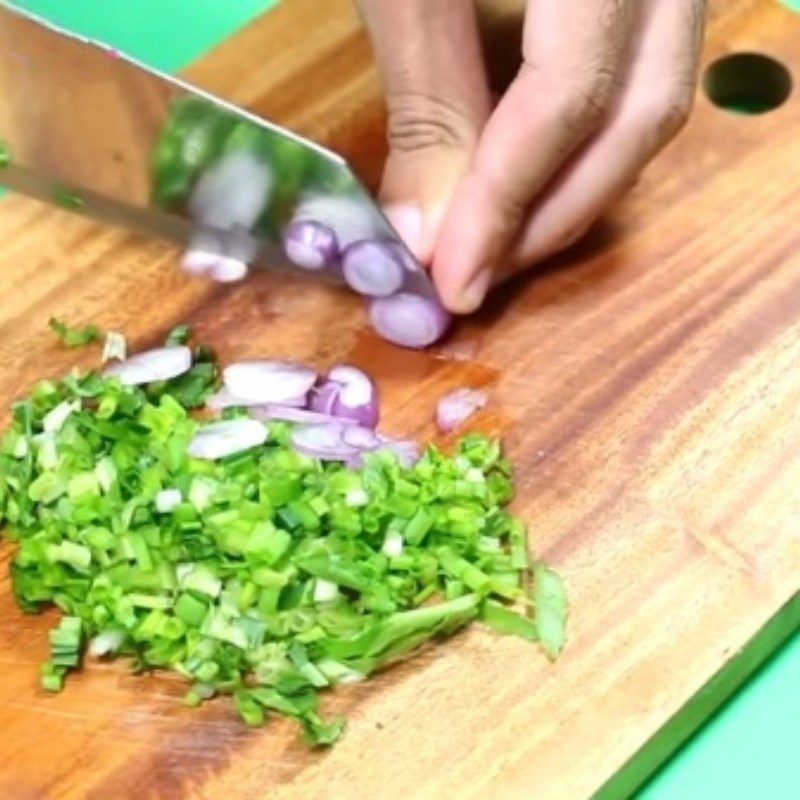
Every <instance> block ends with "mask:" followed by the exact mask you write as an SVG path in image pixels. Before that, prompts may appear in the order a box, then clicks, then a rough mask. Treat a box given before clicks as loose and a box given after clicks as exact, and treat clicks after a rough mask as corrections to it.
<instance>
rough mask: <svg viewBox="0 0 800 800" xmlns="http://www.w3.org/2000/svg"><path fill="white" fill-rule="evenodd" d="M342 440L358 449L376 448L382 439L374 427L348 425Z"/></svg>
mask: <svg viewBox="0 0 800 800" xmlns="http://www.w3.org/2000/svg"><path fill="white" fill-rule="evenodd" d="M342 441H343V442H344V443H345V444H346V445H348V446H350V447H355V448H356V449H357V450H361V451H364V450H374V449H375V448H376V447H379V446H380V444H381V440H380V438H379V437H378V434H377V433H375V431H374V430H372V428H365V427H364V426H363V425H353V426H348V427H347V428H345V430H344V431H343V432H342Z"/></svg>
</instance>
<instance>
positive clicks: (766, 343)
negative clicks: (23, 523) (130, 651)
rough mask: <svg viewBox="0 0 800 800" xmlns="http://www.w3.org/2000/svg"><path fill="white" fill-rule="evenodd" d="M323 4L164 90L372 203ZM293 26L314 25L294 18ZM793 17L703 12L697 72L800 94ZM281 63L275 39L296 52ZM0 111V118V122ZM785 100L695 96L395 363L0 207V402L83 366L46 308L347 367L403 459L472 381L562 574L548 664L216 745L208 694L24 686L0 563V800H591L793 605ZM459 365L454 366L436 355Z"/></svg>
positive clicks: (117, 682)
mask: <svg viewBox="0 0 800 800" xmlns="http://www.w3.org/2000/svg"><path fill="white" fill-rule="evenodd" d="M350 6H351V4H350V2H349V0H326V2H325V3H324V4H320V3H319V2H314V1H313V0H291V2H286V3H283V4H281V6H280V7H279V8H278V9H277V10H276V11H275V12H273V13H271V14H269V15H267V16H266V17H264V18H263V19H261V20H259V21H257V22H256V23H255V24H253V25H251V26H250V27H249V28H248V29H246V30H245V31H243V32H242V33H240V34H238V35H237V36H235V37H234V38H233V39H232V40H230V41H229V42H227V43H226V44H224V45H223V46H221V47H220V48H219V49H217V50H216V51H214V52H213V53H211V54H210V55H209V56H208V57H207V58H205V59H204V60H203V61H202V62H200V63H199V64H197V65H195V66H194V67H192V68H191V69H190V70H189V76H190V77H191V78H192V79H193V80H196V81H197V82H198V83H201V84H202V85H203V86H205V87H207V88H210V89H212V90H214V91H217V92H219V93H220V94H222V95H224V96H225V97H227V98H231V99H233V100H236V101H239V102H242V103H244V104H246V105H248V106H250V107H251V108H253V109H255V110H256V111H258V112H261V113H264V114H266V115H269V116H270V117H272V118H274V119H277V120H279V121H281V122H284V123H287V124H289V125H291V126H293V127H295V128H296V129H298V130H300V131H301V132H303V133H307V134H310V135H312V136H314V137H315V138H318V139H320V140H322V141H324V142H327V143H330V144H332V145H333V146H335V147H337V148H339V149H341V150H342V151H343V152H345V153H346V154H348V155H349V156H350V157H351V158H352V159H353V160H354V162H355V163H356V164H357V166H358V167H359V168H360V169H361V170H362V172H363V174H364V175H365V176H367V177H368V178H369V179H370V180H371V181H372V182H373V184H374V181H375V180H376V178H377V176H378V173H379V168H380V164H381V160H382V158H383V155H384V146H383V142H382V131H381V127H382V124H383V110H382V107H381V102H380V94H379V87H378V84H377V80H376V77H375V74H374V72H373V70H372V67H371V62H370V54H369V48H368V45H367V43H366V41H365V39H364V37H363V35H362V32H361V30H360V28H359V25H358V21H357V20H356V18H355V16H354V15H353V13H352V11H351V8H350ZM323 7H324V10H323ZM798 37H800V18H798V17H796V16H794V15H792V14H791V13H790V12H788V11H785V10H783V9H781V8H780V7H779V6H777V5H775V4H773V3H772V2H767V1H766V0H763V1H759V2H756V1H755V0H753V1H751V2H744V1H743V2H737V3H724V2H722V1H721V0H720V2H717V3H716V4H714V8H713V14H712V18H711V22H710V31H709V39H708V45H707V52H706V60H707V61H708V60H710V59H712V58H714V57H715V56H717V55H719V54H721V53H724V52H727V51H735V50H742V49H747V50H750V49H754V50H759V51H763V52H767V53H770V54H772V55H774V56H776V57H777V58H779V59H780V60H782V61H783V62H784V63H785V64H786V65H787V66H788V67H789V68H790V69H791V70H792V72H793V73H794V74H795V75H796V76H800V54H798V49H797V41H798ZM300 42H302V46H301V45H300ZM0 102H2V100H1V99H0ZM798 185H800V96H799V95H797V94H795V95H793V96H792V98H791V99H790V100H789V102H788V103H786V104H785V105H784V106H783V107H782V108H780V109H778V110H776V111H774V112H773V113H770V114H766V115H763V116H759V117H740V116H735V115H731V114H728V113H725V112H722V111H720V110H719V109H716V108H714V107H713V106H711V105H710V104H709V103H708V102H707V101H706V100H705V99H704V98H703V97H702V96H699V97H698V103H697V108H696V112H695V115H694V117H693V119H692V121H691V123H690V124H689V126H688V128H687V129H686V131H685V132H684V133H683V135H682V136H681V137H680V138H679V140H678V141H677V142H675V143H674V144H673V145H672V146H671V147H670V148H669V149H668V151H667V152H666V153H665V154H664V155H663V157H662V158H661V159H660V160H659V161H657V162H656V163H655V164H654V165H653V166H652V167H651V168H650V169H649V170H648V171H647V172H646V173H645V175H644V176H643V178H642V181H641V183H640V184H639V185H638V187H637V188H636V189H635V190H634V191H633V193H632V194H631V195H630V196H629V197H628V198H627V199H626V200H625V201H624V203H623V204H621V205H620V206H619V207H618V208H616V209H615V210H614V211H613V213H612V214H611V216H610V218H609V220H608V222H607V223H606V224H605V225H604V226H602V228H601V229H599V230H598V232H597V233H596V234H595V235H593V236H592V237H591V238H590V239H589V240H587V242H586V243H585V244H583V245H581V246H580V247H579V248H577V249H575V250H574V251H573V252H572V253H570V254H569V255H568V256H565V257H564V258H562V259H560V260H559V261H557V262H555V263H553V264H550V265H548V266H547V268H545V269H542V270H539V271H537V273H536V274H535V275H532V276H530V277H529V278H527V279H525V280H522V281H518V282H516V283H514V284H513V285H511V286H508V287H507V288H505V289H504V290H502V291H500V292H498V293H497V294H496V296H494V297H493V298H492V299H491V301H490V302H489V304H488V306H487V308H486V309H485V310H484V311H483V312H481V313H480V314H479V315H477V316H476V317H475V318H473V319H470V320H468V321H465V322H464V323H463V324H461V325H460V326H459V327H458V329H457V331H456V332H455V334H454V336H453V337H452V339H451V340H450V341H449V342H447V343H445V345H443V346H442V347H438V348H435V349H434V350H433V351H431V352H428V353H410V352H402V351H398V350H396V349H394V348H392V347H390V346H388V345H385V344H382V343H380V342H378V341H377V340H376V339H375V338H374V336H373V335H372V334H371V333H369V331H368V329H367V327H366V324H365V319H364V312H363V308H362V305H361V302H360V300H359V299H358V298H355V297H353V296H350V295H349V294H347V293H345V292H343V291H337V290H331V289H330V288H328V287H323V286H309V284H308V283H305V282H304V283H294V282H289V281H287V279H286V278H285V277H284V278H275V277H273V276H270V275H267V274H259V275H255V276H253V277H252V278H251V279H248V281H247V282H246V283H244V284H242V285H238V286H232V287H219V286H212V285H210V284H207V283H203V282H201V281H198V280H191V279H188V278H186V277H183V276H182V275H180V274H179V272H178V270H177V268H176V258H177V253H176V252H175V251H174V250H173V249H171V248H170V247H168V246H166V245H163V244H161V243H159V242H155V241H145V240H143V239H140V238H137V237H135V236H133V235H130V234H127V233H125V232H120V231H117V230H113V229H110V228H103V227H100V226H98V225H96V224H92V223H90V222H88V221H86V220H83V219H81V218H79V217H76V216H70V215H68V214H66V213H65V212H60V211H58V210H54V209H52V208H48V207H45V206H42V205H39V204H38V203H35V202H33V201H28V200H24V199H20V198H16V197H12V198H7V199H5V200H3V202H2V204H0V298H2V301H1V302H0V402H2V406H3V408H6V407H7V406H8V403H9V402H10V401H11V399H12V398H14V397H15V396H18V395H20V394H21V393H23V392H25V391H26V390H27V389H28V387H30V385H31V384H32V383H33V382H34V380H35V379H37V378H39V377H42V376H44V375H56V374H59V373H61V372H63V371H64V370H66V369H67V368H68V367H69V366H70V365H72V364H73V363H75V362H76V361H78V362H80V363H83V364H88V363H90V361H91V360H92V359H93V358H94V357H96V353H91V352H86V353H75V352H66V351H64V350H62V349H60V348H59V346H58V345H57V344H56V343H55V342H54V341H53V338H52V336H51V335H50V333H49V332H48V331H47V330H46V321H47V319H48V317H49V316H51V315H53V314H56V315H59V316H62V317H66V318H67V319H70V320H73V321H84V320H95V321H97V322H98V323H100V324H101V325H107V326H112V327H114V328H118V329H123V330H125V331H127V332H129V333H130V335H131V337H132V339H133V341H134V343H135V345H136V346H146V345H149V344H151V343H153V342H156V341H158V340H159V339H160V337H161V336H162V335H163V334H164V332H165V331H166V330H167V329H168V328H169V327H170V326H172V325H173V324H174V323H176V322H178V321H187V322H189V323H191V324H193V325H194V326H195V327H196V329H197V332H198V334H199V335H200V337H201V338H203V339H204V340H207V341H209V342H210V343H212V344H213V345H215V346H216V347H217V348H218V350H219V353H220V356H221V357H222V358H223V359H230V358H232V357H244V356H251V355H256V354H259V355H271V356H279V357H280V356H288V357H292V358H297V359H305V360H308V361H310V362H312V363H314V364H316V365H318V366H320V367H324V366H325V365H327V364H329V363H331V362H333V361H336V360H339V359H343V358H348V359H354V360H355V361H356V362H358V363H359V364H361V365H362V366H363V367H365V368H367V369H369V370H371V371H372V372H374V373H375V375H376V376H377V378H378V380H379V381H380V383H381V388H382V389H383V393H384V397H385V404H386V427H387V428H388V429H389V430H390V431H394V432H397V433H401V432H402V433H403V434H405V435H415V436H421V437H425V436H430V435H431V434H432V425H431V415H432V408H433V404H434V401H435V399H436V398H437V397H438V396H439V395H440V394H441V393H442V392H444V391H445V390H447V389H449V388H451V387H454V386H458V385H463V384H465V383H480V384H483V385H487V386H488V387H489V388H490V391H491V397H492V402H491V407H490V408H489V409H487V411H486V412H485V413H484V414H482V416H480V417H476V418H475V426H476V427H482V428H484V429H488V430H497V431H499V432H502V433H503V434H504V435H505V437H506V441H507V445H508V450H509V453H510V455H511V456H512V458H513V461H514V462H515V464H516V468H517V474H518V487H519V497H518V499H517V501H516V510H517V511H518V513H519V514H521V515H522V516H524V517H525V518H526V519H527V520H528V522H529V523H530V526H531V530H532V544H533V547H534V548H535V551H536V553H537V555H539V556H543V557H545V558H546V559H548V560H549V561H551V562H553V563H554V564H555V565H556V566H557V567H558V569H560V570H561V571H562V572H563V574H564V576H565V579H566V581H567V584H568V588H569V592H570V598H571V604H572V616H571V625H570V641H569V646H568V648H567V650H566V652H565V654H564V656H563V658H562V659H561V660H560V661H559V662H558V663H557V664H556V665H551V664H550V663H548V662H547V661H546V660H545V659H544V658H543V657H542V656H541V655H540V653H539V652H538V650H537V649H536V648H534V647H531V646H530V645H528V644H526V643H524V642H519V641H514V640H510V639H505V638H499V637H496V636H494V635H492V634H491V633H488V632H486V631H484V630H482V629H480V628H479V627H478V626H475V627H473V628H472V629H470V630H469V631H467V632H466V633H464V634H463V635H459V636H457V637H456V638H455V639H454V640H452V641H451V642H449V643H447V644H445V645H443V646H440V647H436V648H433V649H429V650H427V651H426V652H424V653H422V654H421V655H420V656H418V657H416V658H414V659H412V660H411V661H409V662H408V663H406V664H404V665H402V666H399V667H396V668H393V669H391V670H389V671H387V672H386V673H384V674H382V675H380V676H378V677H377V678H376V679H375V680H373V681H369V682H367V683H366V684H362V685H359V686H357V687H349V688H346V689H343V690H340V691H337V692H336V693H335V694H333V695H330V696H329V697H328V698H327V699H326V707H327V708H329V709H338V710H340V711H344V712H346V713H347V714H348V715H349V718H350V725H349V728H348V731H347V734H346V735H345V737H344V738H343V740H342V741H341V743H340V744H339V745H337V746H336V747H335V748H333V749H332V750H329V751H327V752H314V753H312V752H309V751H307V750H306V749H305V747H304V746H303V745H302V744H300V743H298V741H297V739H296V730H295V728H294V726H293V725H292V724H290V723H284V722H276V723H273V724H271V725H269V726H268V727H267V728H265V729H263V730H257V731H254V730H249V729H246V728H245V727H244V726H243V725H242V724H240V722H239V721H238V720H237V719H236V718H235V715H234V712H233V711H232V709H231V708H230V707H229V706H228V704H227V703H226V702H225V701H222V702H214V703H211V704H209V705H208V706H206V707H205V708H203V709H202V710H199V711H193V710H188V709H185V708H183V707H182V706H181V705H180V703H179V702H178V701H179V698H180V696H181V695H182V691H183V690H182V685H181V684H180V683H179V682H178V681H176V680H174V679H172V678H170V677H169V676H164V675H154V676H151V677H134V676H132V675H130V674H128V672H127V669H126V667H125V666H124V665H122V664H116V665H91V666H90V667H88V668H87V669H85V670H84V671H83V672H82V673H81V674H79V675H76V676H74V677H71V678H70V679H69V681H68V685H67V689H66V691H64V692H63V693H62V694H60V695H58V696H48V695H46V694H45V693H44V692H43V691H41V690H40V689H39V685H38V664H39V662H40V661H41V660H43V658H44V657H45V654H46V650H47V641H46V630H47V628H48V627H49V626H50V625H51V624H52V623H53V620H54V615H52V614H46V615H44V616H43V617H27V616H24V615H23V614H21V613H20V612H19V611H18V609H17V608H16V606H15V604H14V601H13V598H12V596H11V591H10V586H9V583H8V579H7V569H6V562H7V560H8V559H9V557H10V556H11V552H12V551H11V548H10V547H9V546H8V545H3V546H2V548H1V549H0V560H2V561H3V564H2V577H1V578H0V669H1V670H2V675H3V679H2V681H0V765H1V766H0V797H2V798H8V800H34V799H35V800H40V799H43V798H46V799H47V800H67V799H69V800H79V799H81V800H83V798H86V799H87V800H127V799H128V798H136V800H146V799H149V798H169V800H180V799H181V798H203V799H204V800H217V799H218V798H219V799H220V800H222V799H223V798H224V799H226V800H227V798H240V799H241V800H255V799H256V798H267V797H269V798H270V800H289V799H290V798H291V799H295V798H296V799H297V800H299V799H300V798H303V800H306V799H307V798H321V799H327V798H336V800H361V799H362V798H363V800H369V799H371V798H383V800H395V798H397V799H398V800H399V799H400V798H404V799H405V798H414V800H419V799H422V798H426V799H430V798H451V797H460V798H465V799H467V798H488V797H491V798H499V799H500V800H513V799H514V798H529V797H534V796H535V797H537V798H539V800H571V799H572V798H586V797H589V796H590V795H592V794H593V793H594V792H595V791H596V790H598V788H599V787H600V786H601V785H603V784H604V783H605V782H606V781H607V780H608V779H609V778H610V777H611V776H613V775H614V774H615V773H616V772H617V771H618V770H619V769H620V768H621V767H622V765H624V764H625V763H626V762H627V761H628V760H629V759H630V758H631V757H632V756H633V755H634V754H635V753H636V752H637V751H638V750H639V748H641V747H642V745H643V744H644V743H645V742H647V741H648V740H649V739H650V738H651V737H652V736H653V735H654V734H656V732H657V731H659V730H660V729H662V728H663V726H664V725H665V724H667V723H668V721H669V720H670V719H671V718H673V717H674V715H675V714H676V713H677V712H678V711H679V709H681V707H683V706H684V704H685V703H687V701H689V699H690V698H692V697H693V696H694V695H695V694H696V693H697V692H698V690H699V689H700V687H702V686H703V685H704V684H705V683H706V682H707V681H708V680H709V679H710V678H711V677H712V676H713V675H715V674H716V673H717V672H718V671H719V670H720V669H721V668H722V667H723V666H724V665H725V664H726V663H727V662H728V661H729V659H731V658H732V657H733V656H734V654H736V653H737V652H738V651H739V650H740V649H741V648H742V647H744V646H745V645H746V643H747V642H748V641H749V640H751V638H752V637H753V636H754V635H755V634H756V633H757V632H758V631H759V630H760V629H761V628H762V627H763V626H764V625H765V623H766V622H767V621H768V620H769V619H770V618H771V617H773V616H774V615H775V614H776V612H777V611H778V609H779V608H780V607H781V606H782V605H783V604H784V603H786V602H787V600H789V599H790V598H791V597H792V596H793V595H794V594H795V593H796V591H797V589H798V583H799V582H800V537H799V536H798V519H800V492H798V488H797V487H798V486H799V485H800V370H798V360H800V227H798V224H797V220H798V218H800V192H798ZM465 345H466V346H472V345H474V347H475V348H476V349H475V356H474V359H473V361H472V362H470V363H464V362H460V361H456V360H452V359H449V358H448V357H447V353H448V352H452V348H453V347H454V346H465Z"/></svg>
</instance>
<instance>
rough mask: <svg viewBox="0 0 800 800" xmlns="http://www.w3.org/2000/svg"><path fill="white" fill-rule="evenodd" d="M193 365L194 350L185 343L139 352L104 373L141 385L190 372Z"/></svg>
mask: <svg viewBox="0 0 800 800" xmlns="http://www.w3.org/2000/svg"><path fill="white" fill-rule="evenodd" d="M191 366H192V351H191V350H190V349H189V348H188V347H186V346H185V345H177V346H174V347H158V348H156V349H154V350H145V351H144V352H143V353H137V354H136V355H135V356H131V357H130V358H128V359H126V360H125V361H120V362H119V363H117V364H111V365H110V366H108V367H106V369H105V371H104V374H105V375H114V376H116V377H117V378H119V380H120V382H121V383H124V384H125V385H126V386H139V385H141V384H143V383H153V382H154V381H167V380H170V378H177V377H178V376H179V375H183V374H184V373H185V372H188V371H189V369H190V368H191Z"/></svg>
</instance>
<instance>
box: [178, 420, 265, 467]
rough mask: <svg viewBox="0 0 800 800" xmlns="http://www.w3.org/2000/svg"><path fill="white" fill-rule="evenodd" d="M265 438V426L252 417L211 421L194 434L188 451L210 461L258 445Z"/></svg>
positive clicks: (262, 442)
mask: <svg viewBox="0 0 800 800" xmlns="http://www.w3.org/2000/svg"><path fill="white" fill-rule="evenodd" d="M266 440H267V428H266V426H265V425H264V423H262V422H258V421H257V420H254V419H230V420H223V421H222V422H212V423H211V424H210V425H206V426H205V427H203V428H200V430H199V431H198V432H197V433H196V434H195V436H194V438H193V439H192V441H191V442H189V447H188V452H189V455H190V456H192V457H194V458H202V459H207V460H210V461H213V460H216V459H218V458H224V457H225V456H230V455H233V454H234V453H241V452H242V451H243V450H249V449H250V448H252V447H258V446H259V445H262V444H264V442H265V441H266Z"/></svg>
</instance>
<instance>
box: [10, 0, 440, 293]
mask: <svg viewBox="0 0 800 800" xmlns="http://www.w3.org/2000/svg"><path fill="white" fill-rule="evenodd" d="M0 145H1V146H2V152H3V153H4V154H5V156H4V157H3V158H0V165H2V166H0V183H2V184H3V185H5V186H7V187H8V188H10V189H12V190H15V191H18V192H20V193H24V194H26V195H29V196H32V197H35V198H37V199H39V200H43V201H45V202H50V203H54V204H57V205H60V206H62V207H65V208H67V209H69V210H71V211H75V212H77V213H81V214H84V215H87V216H89V217H92V218H95V219H98V220H101V221H103V222H106V223H109V224H113V225H117V226H121V227H124V228H127V229H131V230H134V231H137V232H139V233H143V234H145V235H148V236H155V237H160V238H165V239H169V240H172V241H174V242H176V243H177V244H179V245H181V246H182V247H184V248H187V249H188V251H189V252H190V253H192V254H193V255H194V256H195V268H196V269H197V271H202V264H203V263H206V264H209V263H219V261H220V259H227V262H228V265H229V266H230V264H231V263H232V264H234V265H236V264H240V265H245V264H254V265H258V266H264V267H266V268H268V269H272V270H280V271H286V272H290V273H293V274H298V275H304V276H313V277H314V278H317V279H327V280H330V281H334V282H337V283H345V284H347V285H349V286H350V287H351V288H353V289H355V290H356V291H358V292H359V293H361V294H364V295H367V296H372V297H381V298H383V297H386V296H394V295H395V294H406V293H409V294H412V295H416V296H420V297H423V298H426V299H429V300H431V301H432V302H438V301H437V300H436V293H435V290H434V288H433V285H432V283H431V281H430V279H429V277H428V275H427V273H426V272H425V271H424V270H423V269H422V268H421V267H420V265H419V264H418V263H417V261H416V260H415V259H414V257H413V256H412V254H411V253H410V251H408V250H407V248H406V247H405V246H404V245H403V244H402V242H401V241H400V239H399V237H398V236H397V235H396V233H395V231H394V230H393V229H392V227H391V225H390V224H389V222H388V221H387V220H386V218H385V217H384V216H383V214H382V213H381V211H380V208H379V206H378V205H377V204H376V202H375V200H374V199H373V198H372V196H371V195H370V193H369V192H368V190H367V189H366V187H365V186H364V184H363V183H362V182H361V180H360V179H359V177H358V175H357V174H356V173H355V171H354V170H353V169H352V168H351V166H350V165H349V164H348V163H347V162H346V161H345V160H344V159H343V158H341V157H340V156H339V155H337V154H336V153H334V152H332V151H330V150H328V149H326V148H324V147H322V146H320V145H318V144H315V143H314V142H312V141H309V140H308V139H305V138H303V137H301V136H298V135H296V134H294V133H292V132H291V131H289V130H286V129H284V128H282V127H280V126H279V125H276V124H274V123H271V122H269V121H268V120H264V119H262V118H260V117H258V116H256V115H254V114H251V113H249V112H248V111H246V110H243V109H241V108H238V107H235V106H234V105H232V104H230V103H228V102H226V101H224V100H223V99H221V98H219V97H215V96H213V95H211V94H209V93H207V92H205V91H203V90H202V89H199V88H197V87H195V86H192V85H190V84H189V83H187V82H186V81H183V80H181V79H179V78H176V77H173V76H170V75H167V74H165V73H162V72H160V71H159V70H156V69H153V68H151V67H148V66H146V65H144V64H142V63H140V62H138V61H137V60H136V59H134V58H131V57H129V56H127V55H125V54H123V53H120V52H118V51H116V50H115V49H113V48H111V47H108V46H106V45H104V44H102V43H99V42H95V41H93V40H90V39H88V38H85V37H81V36H79V35H76V34H74V33H71V32H69V31H66V30H64V29H62V28H59V27H58V26H56V25H54V24H52V23H50V22H49V21H47V20H45V19H43V18H41V17H39V16H37V15H35V14H32V13H29V12H27V11H24V10H22V9H19V8H16V7H14V6H12V5H11V4H10V3H8V2H7V1H6V0H0ZM308 223H311V226H310V227H309V225H308ZM315 226H316V227H315ZM292 232H294V233H296V234H298V235H299V236H300V240H299V241H297V240H295V241H294V246H292V245H291V241H292V240H291V239H290V238H287V237H290V236H291V233H292ZM330 233H332V234H333V246H331V242H330V241H329V240H328V239H326V240H325V241H321V242H319V241H314V235H317V236H318V237H319V235H321V234H325V235H328V234H330ZM303 237H305V238H303ZM323 238H324V237H323ZM329 238H330V237H329ZM365 240H366V241H368V242H372V243H376V246H377V247H378V248H379V249H380V253H381V256H385V255H386V254H387V253H388V258H383V257H381V258H377V259H373V260H372V261H370V260H365V259H363V258H362V259H361V265H360V267H359V269H356V270H355V271H354V274H353V275H350V274H348V270H347V269H345V268H343V262H344V263H346V258H343V257H342V256H343V253H345V254H346V252H347V250H346V247H347V246H349V245H352V244H354V243H356V242H360V243H362V244H363V242H364V241H365ZM287 245H288V246H287ZM322 245H325V247H322ZM326 248H327V249H326ZM204 258H205V262H204ZM214 259H217V261H216V262H214ZM354 263H355V260H354ZM398 264H399V265H400V266H401V267H402V268H401V269H400V270H398V269H397V266H398ZM235 271H236V270H234V272H235ZM389 273H391V274H389ZM223 277H224V276H223ZM233 277H241V275H233V276H232V275H230V274H228V275H227V278H229V279H232V278H233Z"/></svg>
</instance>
